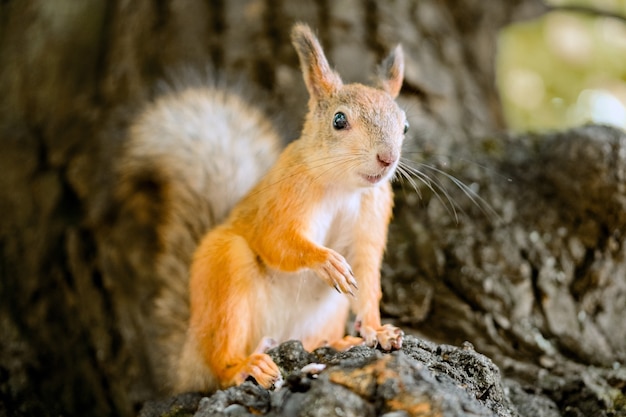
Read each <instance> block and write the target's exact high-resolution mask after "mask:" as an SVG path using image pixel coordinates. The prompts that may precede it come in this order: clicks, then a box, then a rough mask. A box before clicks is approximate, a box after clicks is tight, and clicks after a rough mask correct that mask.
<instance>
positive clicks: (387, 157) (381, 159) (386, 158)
mask: <svg viewBox="0 0 626 417" xmlns="http://www.w3.org/2000/svg"><path fill="white" fill-rule="evenodd" d="M376 159H377V160H378V163H379V164H380V165H381V166H382V167H388V166H389V165H391V164H393V163H394V162H396V156H395V155H394V154H392V153H379V154H376Z"/></svg>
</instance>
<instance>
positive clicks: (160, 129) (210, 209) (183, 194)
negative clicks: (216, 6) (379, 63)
mask: <svg viewBox="0 0 626 417" xmlns="http://www.w3.org/2000/svg"><path fill="white" fill-rule="evenodd" d="M184 84H185V83H181V82H179V83H177V84H176V83H175V84H174V85H173V86H171V87H170V88H168V91H166V92H165V94H163V95H162V96H160V97H159V98H158V99H156V100H155V101H154V102H152V103H150V104H149V105H148V106H147V107H146V108H145V110H144V111H143V112H142V113H141V114H140V115H139V116H138V117H137V118H136V120H135V121H134V123H133V124H132V126H131V128H130V131H129V137H128V140H127V143H126V144H125V147H124V150H123V152H122V156H121V160H120V164H119V167H120V178H121V181H120V185H119V188H118V190H117V191H118V198H119V201H121V202H122V203H123V204H124V205H125V207H126V208H125V210H126V212H130V213H132V217H133V218H134V219H135V221H136V222H139V223H141V222H145V223H148V224H144V229H146V228H152V227H153V229H151V230H154V235H155V237H156V242H155V245H156V253H157V255H156V257H155V259H153V261H152V264H151V265H146V266H145V267H146V268H148V269H149V270H151V271H153V272H152V273H153V274H154V275H155V276H154V280H155V281H156V285H155V288H156V289H157V290H156V291H157V292H156V294H154V295H153V297H154V304H153V307H154V308H153V310H152V311H149V312H147V314H149V315H152V317H149V318H148V321H149V322H151V323H152V324H153V325H152V326H150V327H151V329H146V337H147V338H148V339H149V340H152V342H153V343H152V342H149V345H150V350H151V351H150V352H149V356H150V361H151V363H152V367H153V369H154V371H155V377H156V379H157V381H156V382H157V385H161V386H162V387H163V388H165V389H169V388H171V386H172V385H171V384H172V382H173V381H174V378H175V375H174V373H173V370H174V368H175V366H176V365H175V364H176V363H177V361H178V357H179V356H180V354H181V350H182V347H183V344H184V340H185V332H186V329H187V321H188V317H189V307H188V275H189V266H190V262H191V259H192V255H193V252H194V250H195V248H196V246H197V244H198V242H199V240H200V239H201V237H202V236H203V235H204V234H205V233H206V232H207V231H208V230H209V229H211V228H212V227H213V226H215V225H216V224H218V223H220V222H221V221H222V220H224V219H225V217H226V216H227V215H228V213H229V211H230V210H231V208H232V207H233V206H234V205H235V204H236V203H237V201H238V200H239V199H241V197H242V196H243V195H244V194H245V193H246V192H247V191H248V190H250V188H252V186H254V184H256V182H257V181H258V180H259V179H260V177H261V176H262V175H263V174H264V173H265V172H266V171H267V170H268V169H269V167H270V166H271V165H272V164H273V163H274V162H275V160H276V158H277V157H278V153H279V151H280V148H281V143H282V139H281V138H280V135H279V134H278V132H277V131H276V130H275V128H274V126H273V124H272V123H271V122H270V119H268V118H267V117H266V115H265V114H264V113H263V112H262V111H261V110H259V109H258V108H256V107H254V106H253V105H251V104H250V101H248V100H246V99H245V98H243V96H242V95H241V94H240V93H238V92H235V91H234V90H229V89H227V88H225V86H224V85H221V84H219V83H215V82H211V83H209V84H212V85H207V83H204V85H203V86H201V85H198V84H199V83H197V82H196V83H191V86H185V85H184ZM240 90H241V89H240Z"/></svg>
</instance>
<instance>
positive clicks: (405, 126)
mask: <svg viewBox="0 0 626 417" xmlns="http://www.w3.org/2000/svg"><path fill="white" fill-rule="evenodd" d="M408 131H409V122H408V120H405V121H404V134H405V135H406V132H408Z"/></svg>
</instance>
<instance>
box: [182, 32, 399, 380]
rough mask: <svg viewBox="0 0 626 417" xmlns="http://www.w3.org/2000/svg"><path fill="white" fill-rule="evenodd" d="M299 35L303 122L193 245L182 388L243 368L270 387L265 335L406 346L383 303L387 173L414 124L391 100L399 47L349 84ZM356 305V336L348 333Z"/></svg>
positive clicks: (274, 373) (234, 376)
mask: <svg viewBox="0 0 626 417" xmlns="http://www.w3.org/2000/svg"><path fill="white" fill-rule="evenodd" d="M292 43H293V45H294V47H295V49H296V51H297V53H298V56H299V59H300V65H301V68H302V73H303V77H304V81H305V84H306V87H307V90H308V92H309V95H310V99H309V103H308V107H309V111H308V114H307V116H306V120H305V123H304V128H303V130H302V134H301V136H300V137H299V138H298V139H297V140H295V141H293V142H292V143H290V144H289V145H288V146H287V147H286V148H285V149H284V151H283V152H282V153H281V155H280V156H279V158H278V161H277V162H276V163H275V164H274V165H273V166H272V167H271V168H270V169H269V171H268V172H267V173H266V174H265V176H264V177H263V178H262V179H261V180H260V181H259V182H258V183H257V184H256V185H255V186H254V187H253V188H252V189H251V190H250V191H249V192H248V193H247V194H246V195H245V196H244V197H243V199H241V201H239V203H238V204H237V205H236V206H235V207H234V208H233V210H232V211H231V212H230V214H229V215H228V217H227V219H226V220H225V221H224V222H223V223H222V224H220V225H218V226H217V227H215V228H213V229H212V230H210V231H209V232H208V233H207V234H206V235H205V236H204V237H203V238H202V240H201V242H200V244H199V246H198V248H197V249H196V251H195V254H194V256H193V262H192V265H191V276H190V282H189V292H190V293H189V294H190V309H191V310H190V319H189V327H188V330H187V333H186V340H185V342H184V348H183V350H182V352H181V357H180V362H179V364H178V367H177V369H178V378H177V383H176V386H175V390H176V391H179V392H182V391H189V390H196V391H206V390H212V389H216V388H225V387H228V386H232V385H237V384H240V383H242V382H243V381H244V380H246V379H247V378H248V377H252V378H254V379H255V380H256V381H257V382H258V383H259V384H260V385H261V386H263V387H271V386H272V385H273V384H274V383H275V382H276V381H278V380H279V379H280V371H279V369H278V367H277V365H276V364H275V363H274V362H273V361H272V359H271V358H270V357H269V356H268V355H267V354H266V353H265V350H266V348H267V347H268V346H269V344H270V340H273V341H275V342H283V341H286V340H290V339H297V340H300V341H302V343H303V345H304V347H305V348H306V349H307V350H313V349H315V348H317V347H320V346H324V345H330V346H334V347H336V348H339V349H347V348H350V347H352V346H354V345H357V344H363V343H364V344H366V345H368V346H375V345H380V346H381V348H382V349H384V350H394V349H399V348H400V347H401V345H402V338H403V332H402V331H401V330H400V329H399V328H397V327H395V326H392V325H389V324H387V325H382V324H381V320H380V312H379V302H380V298H381V289H380V266H381V262H382V257H383V252H384V249H385V245H386V240H387V228H388V224H389V221H390V218H391V214H392V205H393V195H392V189H391V185H390V180H391V178H392V177H393V175H394V173H395V169H396V167H397V165H398V162H399V159H400V149H401V146H402V142H403V139H404V136H405V133H406V130H407V128H408V123H407V119H406V115H405V113H404V111H403V110H402V109H400V107H399V106H398V105H397V103H396V102H395V100H394V99H395V98H396V97H397V96H398V94H399V92H400V88H401V86H402V78H403V72H404V61H403V53H402V49H401V47H400V46H397V47H396V48H395V49H394V50H393V51H392V52H391V53H390V55H389V56H388V57H387V58H386V59H385V60H384V61H383V62H382V64H381V66H380V68H379V70H380V71H379V80H378V85H377V86H376V87H370V86H366V85H362V84H357V83H354V84H344V83H343V82H342V80H341V78H340V77H339V75H338V74H337V73H336V72H335V71H333V70H332V69H331V67H330V66H329V64H328V61H327V59H326V57H325V56H324V52H323V50H322V48H321V46H320V44H319V42H318V40H317V39H316V37H315V35H314V34H313V32H312V31H311V29H310V28H309V27H308V26H306V25H304V24H296V25H295V26H294V28H293V30H292ZM245 151H246V150H245V149H241V152H245ZM350 309H352V312H353V313H354V314H355V316H356V322H355V329H356V330H357V332H358V334H359V336H358V337H353V336H345V326H346V322H347V320H348V316H349V311H350Z"/></svg>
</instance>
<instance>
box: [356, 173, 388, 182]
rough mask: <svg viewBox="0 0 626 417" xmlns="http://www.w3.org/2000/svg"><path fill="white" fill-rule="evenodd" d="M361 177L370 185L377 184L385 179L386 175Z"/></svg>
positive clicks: (362, 175) (365, 175) (363, 175)
mask: <svg viewBox="0 0 626 417" xmlns="http://www.w3.org/2000/svg"><path fill="white" fill-rule="evenodd" d="M361 177H363V179H365V181H367V182H369V183H370V184H376V183H378V182H379V181H380V180H382V179H383V177H384V175H383V174H377V175H367V174H361Z"/></svg>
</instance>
